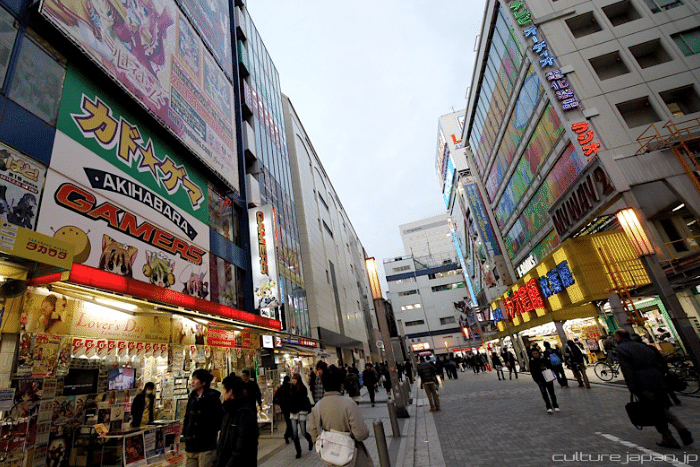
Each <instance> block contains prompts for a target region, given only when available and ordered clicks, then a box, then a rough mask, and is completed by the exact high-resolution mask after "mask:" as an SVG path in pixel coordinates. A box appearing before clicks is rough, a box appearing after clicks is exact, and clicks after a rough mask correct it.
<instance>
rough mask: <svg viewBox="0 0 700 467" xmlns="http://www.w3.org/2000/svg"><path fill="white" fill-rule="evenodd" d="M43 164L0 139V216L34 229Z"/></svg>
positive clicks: (41, 183) (42, 176)
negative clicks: (6, 144) (0, 141)
mask: <svg viewBox="0 0 700 467" xmlns="http://www.w3.org/2000/svg"><path fill="white" fill-rule="evenodd" d="M45 176H46V167H44V166H43V165H41V164H40V163H38V162H36V161H35V160H34V159H32V158H30V157H27V156H25V155H23V154H21V153H19V152H17V151H15V150H14V149H11V148H10V147H8V146H5V145H4V144H2V143H0V220H5V221H8V222H11V223H12V224H15V225H19V226H21V227H25V228H27V229H32V230H34V227H35V226H36V216H37V204H38V202H39V199H40V198H41V190H42V188H43V186H44V177H45Z"/></svg>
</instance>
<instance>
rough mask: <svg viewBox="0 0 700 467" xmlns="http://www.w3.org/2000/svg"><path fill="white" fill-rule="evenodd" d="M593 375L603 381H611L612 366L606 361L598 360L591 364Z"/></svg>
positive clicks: (612, 374)
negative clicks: (593, 364)
mask: <svg viewBox="0 0 700 467" xmlns="http://www.w3.org/2000/svg"><path fill="white" fill-rule="evenodd" d="M593 371H594V372H595V375H596V376H597V377H598V378H600V379H602V380H603V381H612V379H613V376H614V372H613V369H612V367H611V366H610V365H609V364H608V363H606V362H598V363H596V364H595V366H593Z"/></svg>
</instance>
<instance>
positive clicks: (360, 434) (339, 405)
mask: <svg viewBox="0 0 700 467" xmlns="http://www.w3.org/2000/svg"><path fill="white" fill-rule="evenodd" d="M322 378H323V385H324V389H325V396H324V397H323V399H321V400H320V401H319V402H318V403H317V404H316V406H315V407H314V408H313V410H312V411H311V416H310V420H309V428H310V430H311V437H312V438H313V440H314V442H315V441H316V439H317V438H318V437H319V436H320V435H321V432H322V431H324V430H326V431H331V430H334V431H340V432H343V433H350V434H351V435H352V438H353V439H354V440H355V447H356V448H357V453H356V454H355V459H354V464H353V465H354V466H355V467H373V466H374V464H373V463H372V458H371V457H370V456H369V452H368V451H367V448H366V447H365V445H364V443H363V441H364V440H366V439H367V438H369V428H368V427H367V425H366V424H365V420H364V418H363V417H362V413H361V412H360V408H359V407H358V406H357V404H354V403H353V402H352V401H350V400H349V399H348V398H347V397H343V396H342V395H341V394H340V391H341V390H342V388H343V375H342V374H341V373H340V372H339V370H338V369H337V368H335V367H334V366H333V365H331V366H330V367H328V369H327V371H324V373H323V377H322Z"/></svg>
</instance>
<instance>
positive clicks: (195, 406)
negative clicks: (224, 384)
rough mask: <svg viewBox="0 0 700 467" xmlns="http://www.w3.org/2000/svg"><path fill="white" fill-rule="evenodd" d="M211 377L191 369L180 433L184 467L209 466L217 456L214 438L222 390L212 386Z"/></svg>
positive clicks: (219, 414) (220, 409)
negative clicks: (189, 389) (187, 397)
mask: <svg viewBox="0 0 700 467" xmlns="http://www.w3.org/2000/svg"><path fill="white" fill-rule="evenodd" d="M213 379H214V377H213V376H212V374H211V373H209V371H207V370H205V369H202V368H198V369H196V370H194V371H193V372H192V381H191V382H190V386H191V387H192V392H191V393H190V397H189V399H188V400H187V408H186V410H185V420H184V422H183V425H182V436H183V437H184V438H185V457H186V459H187V461H186V463H185V467H210V466H211V465H212V462H214V457H215V456H216V439H217V435H218V433H219V428H221V419H222V416H223V410H222V408H221V400H220V396H221V393H220V392H219V391H217V390H216V389H211V388H210V387H209V385H210V384H211V382H212V380H213Z"/></svg>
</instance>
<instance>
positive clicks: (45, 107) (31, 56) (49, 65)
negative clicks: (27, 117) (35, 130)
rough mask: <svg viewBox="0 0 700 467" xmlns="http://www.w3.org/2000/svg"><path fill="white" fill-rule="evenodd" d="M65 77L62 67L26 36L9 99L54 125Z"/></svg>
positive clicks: (64, 70)
mask: <svg viewBox="0 0 700 467" xmlns="http://www.w3.org/2000/svg"><path fill="white" fill-rule="evenodd" d="M65 75H66V69H65V68H64V67H63V65H62V64H61V63H59V62H58V61H56V59H55V58H54V57H52V56H51V55H49V53H48V52H46V51H45V50H44V48H42V47H41V46H39V45H38V44H37V43H36V42H35V41H34V40H33V39H32V38H31V37H30V36H29V35H28V34H27V35H25V37H24V41H23V42H22V49H21V50H20V53H19V59H18V60H17V67H16V69H15V73H14V77H13V78H12V85H11V88H10V95H9V96H10V99H12V100H13V101H15V102H16V103H18V104H19V105H21V106H22V107H24V108H25V109H27V110H29V111H30V112H32V113H34V114H35V115H37V116H38V117H39V118H41V119H42V120H44V121H46V122H47V123H49V124H50V125H54V126H55V125H56V119H57V118H58V107H59V105H60V103H61V90H62V89H63V78H64V77H65Z"/></svg>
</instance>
